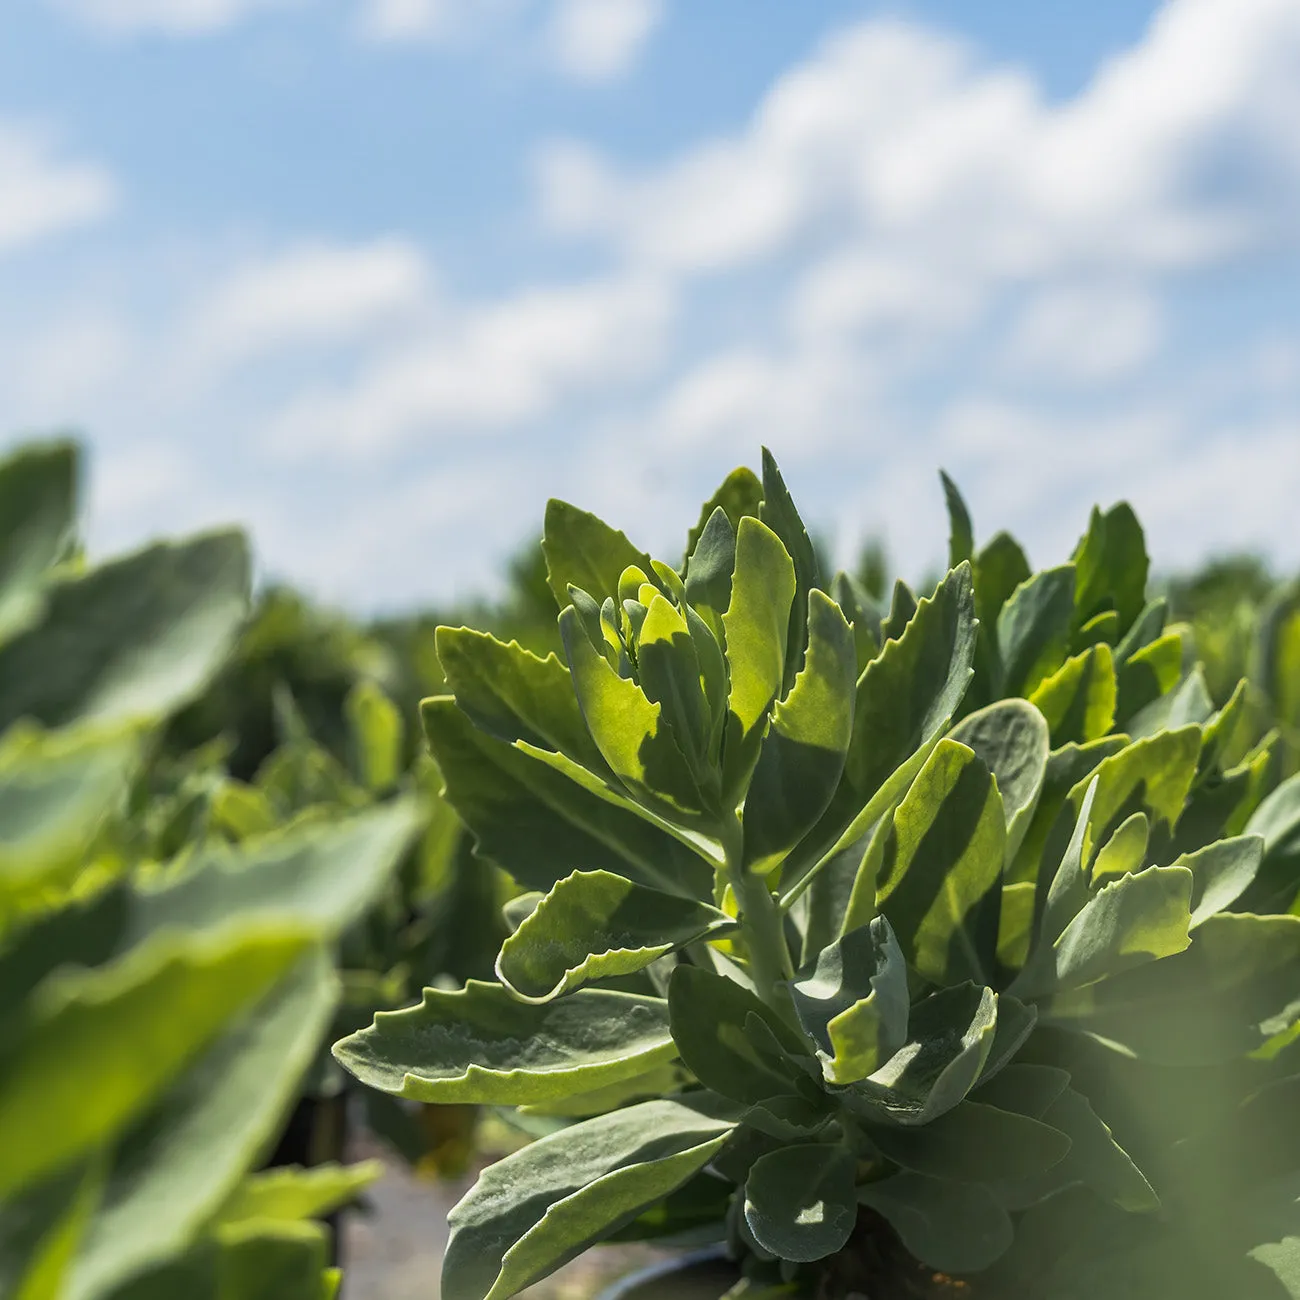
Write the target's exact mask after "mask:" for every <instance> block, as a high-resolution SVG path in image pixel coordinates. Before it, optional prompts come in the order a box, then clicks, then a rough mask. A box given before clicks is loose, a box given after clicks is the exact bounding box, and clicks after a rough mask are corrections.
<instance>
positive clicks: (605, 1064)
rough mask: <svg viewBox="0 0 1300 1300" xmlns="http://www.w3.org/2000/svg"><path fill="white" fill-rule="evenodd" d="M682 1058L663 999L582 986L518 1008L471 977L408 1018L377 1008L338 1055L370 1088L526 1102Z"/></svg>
mask: <svg viewBox="0 0 1300 1300" xmlns="http://www.w3.org/2000/svg"><path fill="white" fill-rule="evenodd" d="M675 1054H676V1049H675V1048H674V1046H673V1040H672V1037H671V1036H670V1035H669V1032H668V1006H667V1003H665V1002H663V1001H661V1000H660V999H658V998H648V997H641V996H639V995H637V994H632V993H614V992H610V991H608V990H605V989H580V990H579V991H578V992H576V993H573V994H570V996H568V997H566V998H560V999H557V1000H556V1001H554V1002H548V1003H544V1004H540V1005H539V1004H533V1003H527V1002H520V1001H518V1000H517V999H516V998H513V997H511V996H510V994H509V992H507V990H506V989H504V988H502V987H501V985H499V984H486V983H483V982H481V981H479V980H470V981H469V983H468V984H467V985H466V986H465V988H464V989H461V990H460V991H458V992H454V993H448V992H443V991H442V990H441V989H425V990H424V999H423V1001H422V1002H421V1003H420V1004H419V1005H418V1006H414V1007H407V1008H405V1009H404V1010H402V1011H380V1012H379V1013H377V1014H376V1016H375V1021H374V1024H373V1025H371V1026H370V1027H369V1028H368V1029H362V1030H360V1031H359V1032H358V1033H355V1034H351V1035H349V1037H347V1038H344V1039H342V1040H341V1041H340V1042H337V1043H335V1044H334V1055H335V1057H336V1058H337V1059H338V1061H339V1063H340V1064H342V1065H343V1066H344V1067H345V1068H346V1069H348V1070H350V1071H351V1072H352V1073H353V1074H354V1075H356V1077H357V1078H358V1079H360V1080H361V1081H362V1082H363V1083H365V1084H367V1085H368V1086H369V1087H372V1088H378V1089H380V1090H381V1091H383V1092H388V1093H392V1094H394V1095H395V1096H401V1097H410V1098H412V1099H413V1100H415V1101H430V1102H472V1103H481V1104H485V1105H520V1104H522V1103H526V1102H542V1101H550V1100H553V1099H556V1098H560V1097H566V1096H569V1095H570V1094H572V1093H577V1092H584V1091H589V1090H591V1089H593V1088H597V1087H600V1086H602V1085H604V1084H606V1083H615V1082H617V1081H618V1080H619V1079H628V1078H632V1077H633V1076H634V1075H637V1074H640V1073H643V1072H644V1071H645V1070H647V1069H649V1068H650V1067H651V1066H653V1065H655V1064H657V1063H659V1062H661V1061H667V1060H670V1059H671V1058H672V1057H673V1056H674V1055H675Z"/></svg>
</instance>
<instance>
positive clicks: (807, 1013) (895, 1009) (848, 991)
mask: <svg viewBox="0 0 1300 1300" xmlns="http://www.w3.org/2000/svg"><path fill="white" fill-rule="evenodd" d="M790 994H791V997H792V998H793V1000H794V1008H795V1012H796V1014H797V1015H798V1017H799V1023H800V1024H801V1025H803V1028H804V1032H805V1033H806V1034H807V1035H808V1036H809V1037H810V1038H811V1039H812V1040H813V1041H814V1042H815V1043H816V1044H817V1054H818V1056H820V1057H821V1060H822V1071H823V1074H824V1075H825V1077H826V1080H827V1082H829V1083H853V1082H855V1081H856V1080H858V1079H865V1078H866V1077H867V1075H869V1074H871V1073H873V1072H874V1071H875V1070H876V1069H877V1067H878V1066H880V1065H881V1064H883V1063H884V1062H885V1061H886V1060H887V1059H888V1058H889V1057H890V1056H892V1055H893V1054H894V1053H895V1052H896V1051H897V1050H898V1049H899V1048H900V1047H902V1045H903V1044H904V1042H906V1041H907V1014H908V990H907V967H906V964H905V962H904V959H903V954H902V951H901V950H900V949H899V946H898V941H897V940H896V939H895V938H894V932H893V931H892V930H891V929H890V928H889V922H888V921H886V920H885V918H884V917H883V916H878V917H876V918H875V919H874V920H873V921H872V922H871V923H870V925H864V926H860V927H858V928H857V929H855V930H850V931H849V932H848V933H847V934H845V935H844V936H843V937H842V938H840V939H838V940H836V941H835V942H834V943H833V944H831V945H830V946H829V947H828V948H825V949H823V951H822V952H820V953H819V954H818V956H817V959H816V961H815V962H814V963H813V964H812V965H811V966H810V967H808V968H805V970H803V971H801V972H800V973H799V975H798V976H797V977H796V978H795V979H794V980H793V981H792V982H791V985H790Z"/></svg>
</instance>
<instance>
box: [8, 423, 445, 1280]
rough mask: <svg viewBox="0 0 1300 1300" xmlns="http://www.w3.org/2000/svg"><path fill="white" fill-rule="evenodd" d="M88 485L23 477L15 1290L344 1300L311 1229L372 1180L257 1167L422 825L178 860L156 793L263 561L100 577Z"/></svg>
mask: <svg viewBox="0 0 1300 1300" xmlns="http://www.w3.org/2000/svg"><path fill="white" fill-rule="evenodd" d="M76 487H77V454H76V451H75V448H73V447H71V446H68V445H62V444H55V445H51V446H41V447H32V448H27V449H25V450H23V451H20V452H19V453H18V454H16V455H15V456H13V457H11V458H10V459H8V460H6V461H4V462H3V463H0V1150H3V1153H4V1155H3V1158H2V1159H0V1294H3V1295H4V1296H6V1297H14V1298H15V1300H153V1298H154V1297H157V1298H158V1300H162V1298H163V1297H175V1296H181V1295H183V1296H186V1297H195V1298H198V1300H261V1298H262V1297H265V1298H266V1300H271V1298H272V1297H275V1300H327V1298H328V1297H331V1296H333V1295H334V1294H335V1293H336V1291H337V1285H338V1277H337V1274H336V1272H335V1271H333V1270H330V1269H328V1268H327V1267H326V1266H327V1263H328V1258H329V1252H328V1243H327V1240H326V1234H325V1231H324V1229H323V1228H321V1227H320V1226H318V1225H317V1224H316V1223H315V1222H314V1220H315V1218H316V1217H317V1216H319V1215H322V1214H325V1213H327V1212H329V1211H330V1210H331V1209H333V1208H334V1207H335V1206H337V1205H339V1204H341V1203H343V1202H346V1201H350V1200H351V1199H352V1198H353V1197H354V1196H355V1195H356V1193H357V1191H358V1190H359V1189H360V1188H361V1187H362V1186H364V1185H365V1184H366V1183H367V1182H368V1181H370V1179H371V1178H373V1176H374V1173H375V1171H374V1170H373V1169H372V1168H370V1167H366V1166H361V1167H357V1168H352V1169H349V1168H344V1167H341V1166H324V1167H322V1168H319V1169H315V1170H311V1171H303V1170H301V1169H293V1168H289V1169H281V1170H275V1171H261V1172H259V1171H258V1166H259V1164H260V1162H261V1160H262V1158H263V1157H264V1156H265V1155H266V1154H267V1152H268V1151H269V1148H270V1146H271V1145H272V1144H273V1142H274V1139H275V1136H276V1134H277V1132H278V1131H279V1128H280V1126H281V1124H282V1121H283V1118H284V1114H285V1112H286V1110H287V1109H288V1107H289V1106H290V1105H291V1103H292V1101H293V1098H294V1096H295V1094H296V1092H297V1090H298V1088H299V1086H300V1083H301V1080H302V1078H303V1076H304V1074H305V1073H306V1071H307V1070H308V1068H309V1067H310V1066H311V1064H312V1061H313V1058H314V1056H315V1054H316V1052H317V1050H318V1047H319V1043H320V1040H321V1038H322V1036H323V1035H324V1034H325V1033H326V1031H327V1029H328V1027H329V1025H330V1022H331V1017H332V1015H333V1013H334V1009H335V1006H336V1004H337V1003H338V1000H339V995H340V989H339V981H338V978H337V976H336V974H335V970H334V965H335V962H334V956H335V949H336V945H337V942H338V940H339V937H340V936H341V935H342V934H343V932H344V931H345V930H346V928H347V927H348V926H350V925H352V924H353V923H355V921H356V919H357V917H358V916H360V915H361V914H362V913H363V912H364V911H365V910H366V909H367V908H368V907H369V906H370V905H371V904H372V903H373V900H374V899H375V898H376V896H377V895H378V894H379V892H380V891H381V889H382V887H383V886H384V884H385V882H386V880H387V878H388V876H389V873H390V872H391V870H392V868H393V866H394V864H395V863H396V861H397V860H398V858H399V856H400V855H401V854H402V852H403V851H404V849H405V847H406V845H407V843H408V842H409V841H410V839H411V837H412V835H413V834H414V833H415V831H416V830H417V829H418V826H419V817H418V815H417V813H416V811H415V810H414V809H413V808H412V807H411V806H410V804H409V803H408V802H393V803H391V804H389V805H387V806H385V807H383V808H376V809H368V810H363V811H362V812H360V813H358V814H356V815H353V816H340V815H337V814H335V815H333V816H329V817H323V816H322V817H317V818H315V819H313V820H311V821H308V822H300V823H298V824H297V825H294V826H289V827H286V828H284V829H283V830H281V831H278V832H275V833H271V834H267V835H263V836H250V837H248V838H246V839H245V840H243V841H242V842H241V843H240V844H239V846H238V847H234V846H227V845H223V844H219V843H216V842H204V841H201V840H194V841H189V842H186V843H184V844H183V845H182V846H181V847H180V848H179V849H176V848H172V849H171V850H169V851H166V852H163V851H161V850H160V848H159V845H160V842H162V841H165V840H167V839H168V837H167V836H165V835H164V836H161V837H160V836H159V835H158V834H156V833H155V831H156V828H155V827H153V826H152V825H145V826H144V827H143V829H142V828H141V825H140V823H141V822H145V823H148V822H149V817H148V813H149V812H150V808H149V807H148V806H147V805H146V806H144V807H138V806H137V803H136V800H137V798H138V794H139V790H140V788H141V787H142V785H143V784H145V783H146V777H147V774H148V769H149V764H150V761H151V757H152V755H153V753H154V752H155V750H156V747H157V745H158V744H159V742H160V733H161V729H162V727H163V725H164V724H165V722H166V720H167V717H168V715H170V714H171V713H172V712H173V710H175V709H176V708H177V707H178V706H180V705H182V704H184V703H185V702H186V701H188V700H190V699H192V698H193V697H194V696H195V695H196V694H197V693H198V692H199V691H200V690H201V689H202V688H203V687H204V685H205V684H206V683H207V682H208V681H209V679H210V678H211V676H212V674H213V673H214V672H215V671H216V670H217V669H218V668H219V666H220V664H221V662H222V660H223V658H224V656H225V654H226V653H227V651H228V649H229V646H230V645H231V643H232V641H233V640H234V638H235V636H236V634H237V632H238V630H239V627H240V624H241V622H242V621H243V618H244V615H245V611H246V605H247V587H248V556H247V548H246V545H245V542H244V540H243V538H242V537H241V536H240V535H239V534H237V533H215V534H209V535H205V536H201V537H197V538H193V539H190V540H188V541H183V542H179V543H162V544H158V545H155V546H151V547H148V548H146V549H145V550H143V551H140V552H137V553H135V554H133V555H129V556H124V557H119V558H115V559H111V560H109V561H107V562H105V563H103V564H99V565H95V566H89V565H87V564H86V563H85V562H84V561H83V560H81V559H80V558H78V557H77V555H76V552H75V548H74V546H72V545H71V544H70V543H71V542H72V541H73V536H72V530H73V529H74V528H75V522H76ZM137 831H138V832H139V833H134V832H137Z"/></svg>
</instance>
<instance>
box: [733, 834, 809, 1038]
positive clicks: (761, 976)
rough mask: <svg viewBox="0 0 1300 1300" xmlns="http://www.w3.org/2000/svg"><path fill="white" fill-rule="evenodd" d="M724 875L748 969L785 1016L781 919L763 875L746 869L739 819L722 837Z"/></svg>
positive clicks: (786, 964)
mask: <svg viewBox="0 0 1300 1300" xmlns="http://www.w3.org/2000/svg"><path fill="white" fill-rule="evenodd" d="M724 846H725V848H726V855H727V879H728V880H729V881H730V883H731V888H732V892H733V893H734V894H735V895H736V903H737V905H738V906H739V909H740V916H739V920H740V929H741V934H742V935H743V936H744V940H745V948H746V950H747V951H748V953H749V972H750V975H751V976H752V977H753V980H754V987H755V989H756V990H757V992H758V995H759V997H760V998H762V999H763V1001H764V1002H766V1003H767V1004H768V1006H770V1007H772V1008H773V1009H774V1010H776V1011H778V1012H780V1013H781V1015H782V1016H783V1017H785V1018H787V1019H788V1018H790V1017H791V1016H792V1015H793V1010H792V1007H791V1003H790V995H789V993H788V992H787V991H786V988H785V983H784V982H785V981H786V980H788V979H789V978H790V977H791V976H792V975H793V974H794V966H793V965H792V963H791V961H790V949H789V946H788V945H787V943H786V941H785V923H784V918H783V916H782V913H781V909H780V907H779V906H778V904H777V900H776V898H775V897H774V896H773V894H772V891H771V890H770V889H769V888H768V885H767V881H766V879H764V877H762V876H760V875H757V874H756V873H754V872H751V871H746V870H745V867H744V862H743V849H742V842H741V836H740V826H739V823H737V825H736V826H735V828H734V833H733V834H731V835H729V836H728V837H726V839H725V840H724Z"/></svg>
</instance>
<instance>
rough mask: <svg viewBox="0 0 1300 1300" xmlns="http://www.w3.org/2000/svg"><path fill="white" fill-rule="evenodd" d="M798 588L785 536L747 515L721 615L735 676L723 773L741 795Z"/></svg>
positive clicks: (778, 678) (779, 678)
mask: <svg viewBox="0 0 1300 1300" xmlns="http://www.w3.org/2000/svg"><path fill="white" fill-rule="evenodd" d="M794 594H795V568H794V562H793V561H792V560H791V559H790V556H789V555H788V554H787V553H786V549H785V547H784V546H783V545H782V544H781V539H780V538H779V537H777V535H776V534H775V533H774V532H773V531H772V530H771V529H770V528H768V527H767V525H766V524H763V523H761V522H760V521H759V520H757V519H754V518H753V517H752V516H746V517H745V518H744V519H742V520H741V521H740V527H739V529H738V530H737V532H736V570H735V573H734V574H733V576H732V581H731V603H730V605H728V606H727V612H726V613H725V614H724V615H723V616H722V623H723V628H724V630H725V632H726V652H727V668H728V671H729V676H730V682H731V692H730V695H729V697H728V701H727V709H728V718H727V739H726V751H725V759H726V771H725V776H724V785H725V788H726V791H727V793H728V795H729V796H730V795H731V794H735V795H737V796H738V795H739V794H740V792H741V791H742V790H743V788H744V786H745V784H746V782H747V781H748V778H749V775H750V772H751V771H752V770H753V766H754V763H755V762H756V761H757V759H758V752H759V746H760V745H761V744H762V741H763V734H764V731H765V729H766V725H767V716H768V711H769V709H770V708H771V707H772V702H773V701H774V700H775V699H776V698H777V696H778V695H779V694H780V693H781V689H782V683H783V682H784V680H785V646H786V634H787V631H788V627H789V618H790V605H791V602H792V601H793V600H794Z"/></svg>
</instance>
